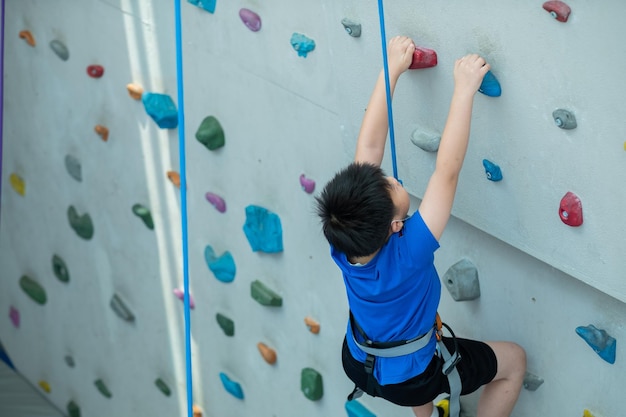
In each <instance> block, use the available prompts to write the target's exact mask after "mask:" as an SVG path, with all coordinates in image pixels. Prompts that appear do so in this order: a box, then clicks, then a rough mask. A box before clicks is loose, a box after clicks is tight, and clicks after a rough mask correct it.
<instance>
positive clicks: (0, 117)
mask: <svg viewBox="0 0 626 417" xmlns="http://www.w3.org/2000/svg"><path fill="white" fill-rule="evenodd" d="M1 12H2V22H0V23H1V25H0V28H1V29H0V31H2V33H0V195H2V132H3V129H4V128H3V123H4V22H5V20H6V19H5V18H4V13H5V4H4V0H2V10H1Z"/></svg>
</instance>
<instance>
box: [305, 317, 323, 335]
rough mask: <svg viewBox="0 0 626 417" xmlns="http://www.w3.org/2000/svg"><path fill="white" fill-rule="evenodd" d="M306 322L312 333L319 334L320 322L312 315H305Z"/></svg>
mask: <svg viewBox="0 0 626 417" xmlns="http://www.w3.org/2000/svg"><path fill="white" fill-rule="evenodd" d="M304 324H306V327H308V328H309V331H310V332H311V333H313V334H318V333H319V332H320V324H319V323H318V322H317V321H315V320H313V319H312V318H311V317H305V318H304Z"/></svg>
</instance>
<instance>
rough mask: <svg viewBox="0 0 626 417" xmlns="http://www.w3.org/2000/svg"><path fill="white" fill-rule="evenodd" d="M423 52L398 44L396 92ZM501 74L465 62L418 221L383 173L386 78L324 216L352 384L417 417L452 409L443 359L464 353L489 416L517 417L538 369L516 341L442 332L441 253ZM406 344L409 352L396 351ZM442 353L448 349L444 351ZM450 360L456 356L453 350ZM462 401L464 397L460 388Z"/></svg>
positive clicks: (471, 382) (469, 58)
mask: <svg viewBox="0 0 626 417" xmlns="http://www.w3.org/2000/svg"><path fill="white" fill-rule="evenodd" d="M414 50H415V44H414V43H413V41H412V40H411V39H410V38H408V37H404V36H397V37H394V38H392V39H391V40H390V41H389V43H388V67H389V71H388V75H389V88H390V93H391V94H393V91H394V90H395V86H396V83H397V81H398V79H399V77H400V75H401V74H402V73H403V72H405V71H406V70H407V69H408V68H409V65H410V64H411V60H412V56H413V51H414ZM488 70H489V64H487V63H486V62H485V60H484V59H483V58H482V57H480V56H478V55H474V54H472V55H466V56H464V57H462V58H460V59H458V60H457V61H456V62H455V64H454V92H453V94H452V100H451V104H450V110H449V114H448V119H447V122H446V125H445V128H444V131H443V134H442V136H441V142H440V145H439V150H438V153H437V162H436V166H435V170H434V172H433V174H432V176H431V177H430V180H429V183H428V186H427V188H426V192H425V193H424V197H423V199H422V202H421V204H420V206H419V209H418V211H417V212H415V213H414V214H413V215H412V216H409V215H408V211H409V208H410V198H409V194H408V193H407V191H406V190H405V189H404V188H403V187H402V185H401V184H400V183H399V182H398V181H397V180H396V179H394V178H393V177H387V176H385V174H384V173H383V171H382V170H381V168H380V165H381V162H382V159H383V153H384V148H385V143H386V140H387V131H388V128H389V123H388V119H387V111H386V91H385V77H384V72H383V71H381V73H380V75H379V77H378V80H377V81H376V85H375V86H374V90H373V92H372V95H371V98H370V101H369V104H368V106H367V110H366V111H365V116H364V118H363V122H362V124H361V130H360V132H359V137H358V140H357V145H356V153H355V157H354V162H353V163H352V164H350V165H349V166H348V167H346V168H344V169H343V170H341V171H340V172H338V173H337V174H336V175H335V177H334V178H333V179H332V180H331V181H329V183H328V184H326V186H325V188H324V190H323V191H322V193H321V194H320V196H319V197H318V198H317V209H318V214H319V215H320V217H321V220H322V227H323V231H324V235H325V237H326V239H327V240H328V242H329V243H330V246H331V256H332V258H333V260H334V261H335V262H336V263H337V265H338V266H339V268H340V269H341V271H342V274H343V278H344V283H345V287H346V293H347V296H348V304H349V306H350V320H349V322H348V326H347V333H346V337H345V339H344V343H343V351H342V361H343V367H344V370H345V372H346V375H347V376H348V377H349V378H350V379H351V380H352V381H353V382H354V383H355V385H356V387H355V391H354V392H353V394H351V397H352V396H353V395H354V394H355V393H357V392H359V389H360V390H362V391H365V392H367V393H368V394H370V395H373V396H378V397H382V398H385V399H387V400H388V401H391V402H392V403H395V404H398V405H401V406H410V407H412V409H413V412H414V413H415V415H416V416H417V417H441V416H444V414H446V413H447V411H448V410H447V407H439V406H438V407H434V405H433V400H434V399H435V398H436V397H437V396H439V395H440V394H442V393H450V391H451V388H454V387H453V386H457V385H458V384H456V383H452V382H449V381H452V379H450V380H449V379H448V376H447V374H444V372H442V368H443V369H444V370H445V371H446V372H447V371H451V370H452V369H454V366H451V367H450V369H448V365H449V364H451V363H452V364H454V361H453V360H451V361H448V362H446V363H444V358H443V357H442V351H444V350H446V348H447V350H448V351H450V352H452V355H453V358H452V359H454V358H455V357H456V356H455V355H458V356H460V360H459V361H458V362H457V363H456V367H455V368H456V371H458V373H457V372H456V371H452V372H450V374H451V375H452V374H455V375H457V378H458V377H460V382H461V384H460V387H458V388H459V389H460V392H461V394H469V393H471V392H474V391H476V390H477V389H478V388H480V387H481V386H483V385H484V389H483V392H482V393H481V396H480V400H479V403H478V410H477V416H478V417H503V416H509V415H510V414H511V411H512V410H513V407H514V405H515V403H516V401H517V398H518V396H519V392H520V389H521V386H522V382H523V378H524V374H525V371H526V355H525V352H524V350H523V349H522V348H521V347H520V346H518V345H517V344H515V343H512V342H479V341H473V340H467V339H461V338H455V337H442V339H441V341H442V343H443V345H445V347H444V348H443V349H437V343H438V342H437V339H438V332H437V328H436V327H435V325H434V324H435V322H436V319H437V318H438V316H437V308H438V305H439V298H440V295H441V283H440V281H439V276H438V274H437V271H436V270H435V266H434V264H433V261H434V252H435V251H436V250H437V249H438V248H439V243H438V242H439V239H440V237H441V235H442V233H443V231H444V228H445V227H446V224H447V222H448V219H449V217H450V212H451V209H452V203H453V201H454V195H455V193H456V188H457V182H458V177H459V173H460V171H461V167H462V165H463V160H464V158H465V153H466V150H467V146H468V141H469V131H470V121H471V115H472V106H473V100H474V95H475V93H476V91H477V90H478V88H479V86H480V83H481V80H482V79H483V77H484V75H485V74H486V73H487V71H488ZM395 342H400V343H395ZM440 347H441V346H440ZM446 353H447V352H446ZM452 391H454V389H452Z"/></svg>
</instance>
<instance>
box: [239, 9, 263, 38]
mask: <svg viewBox="0 0 626 417" xmlns="http://www.w3.org/2000/svg"><path fill="white" fill-rule="evenodd" d="M239 17H240V18H241V21H242V22H243V23H244V24H245V25H246V27H247V28H248V29H250V30H251V31H253V32H258V31H259V30H261V18H260V17H259V15H258V14H256V13H254V12H253V11H252V10H250V9H241V10H239Z"/></svg>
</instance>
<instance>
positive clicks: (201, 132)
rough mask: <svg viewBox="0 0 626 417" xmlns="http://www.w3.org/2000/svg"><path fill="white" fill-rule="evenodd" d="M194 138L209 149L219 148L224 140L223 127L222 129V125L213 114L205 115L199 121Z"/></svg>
mask: <svg viewBox="0 0 626 417" xmlns="http://www.w3.org/2000/svg"><path fill="white" fill-rule="evenodd" d="M196 139H198V142H200V143H201V144H203V145H204V146H206V147H207V148H208V149H209V150H210V151H214V150H215V149H218V148H221V147H222V146H224V143H225V142H226V139H225V138H224V129H222V125H220V122H218V120H217V119H216V118H215V117H214V116H207V117H205V118H204V120H203V121H202V123H200V126H199V127H198V130H197V131H196Z"/></svg>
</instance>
